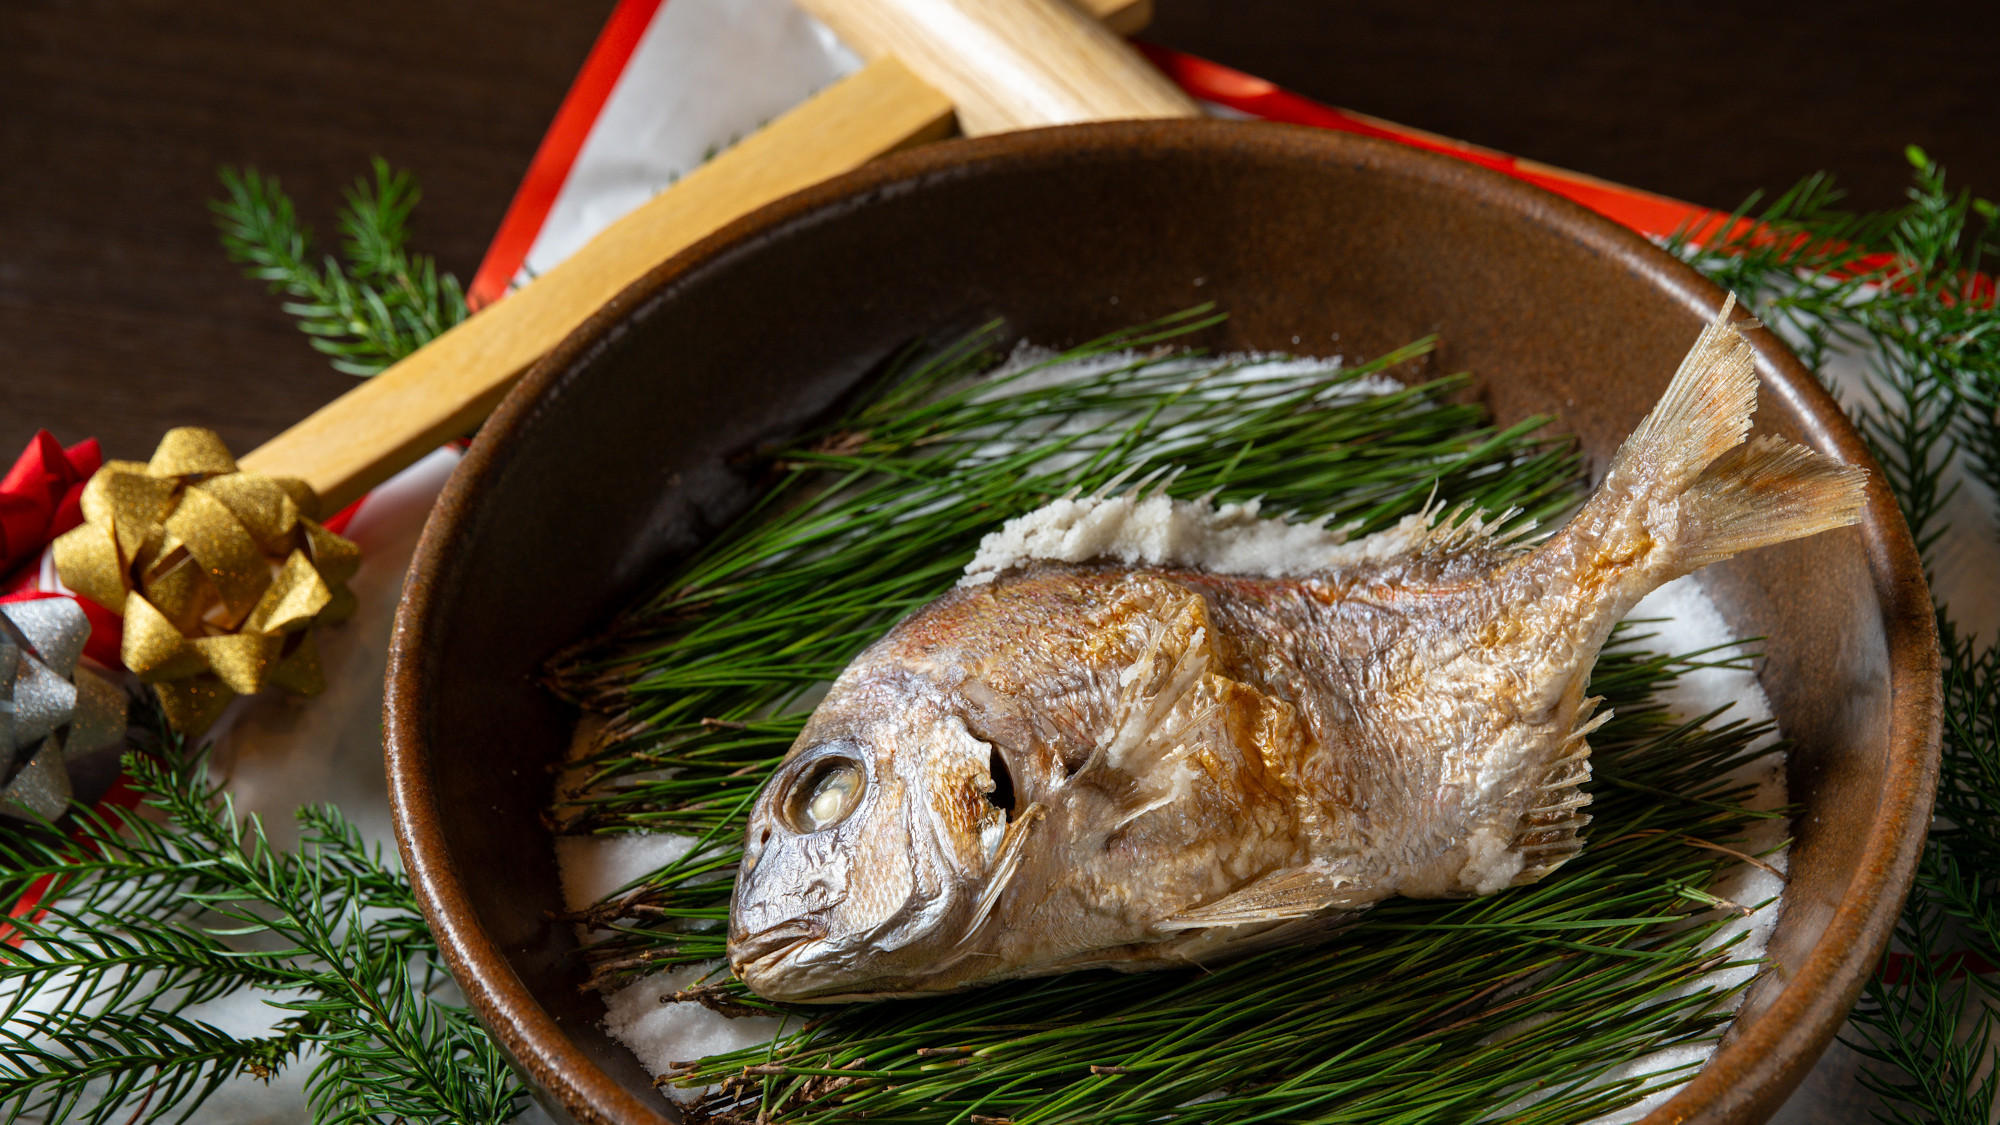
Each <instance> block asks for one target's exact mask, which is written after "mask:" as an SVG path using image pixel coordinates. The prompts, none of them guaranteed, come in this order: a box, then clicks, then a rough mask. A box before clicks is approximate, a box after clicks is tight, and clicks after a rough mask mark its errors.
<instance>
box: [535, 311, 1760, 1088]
mask: <svg viewBox="0 0 2000 1125" xmlns="http://www.w3.org/2000/svg"><path fill="white" fill-rule="evenodd" d="M1049 354H1050V353H1047V352H1045V351H1042V350H1040V349H1033V348H1028V347H1022V348H1017V349H1016V351H1015V353H1014V354H1013V356H1011V357H1010V360H1009V362H1008V364H1007V365H1005V366H1004V367H1003V368H1002V369H1001V371H1000V372H998V373H996V375H995V378H996V379H998V378H1001V377H1003V376H1009V375H1011V376H1012V377H1014V378H1015V379H1017V380H1019V381H1017V382H1015V383H1012V384H1009V387H1010V389H1016V388H1023V387H1025V386H1027V385H1043V384H1047V383H1056V382H1061V381H1066V380H1073V379H1077V378H1080V377H1084V376H1086V375H1097V374H1103V373H1104V372H1106V371H1112V370H1117V369H1119V368H1120V367H1123V366H1128V365H1131V364H1133V363H1137V362H1140V361H1141V359H1142V358H1143V357H1141V356H1139V355H1137V354H1136V353H1121V354H1118V355H1110V356H1099V357H1096V358H1094V359H1092V360H1089V361H1086V362H1084V363H1080V364H1076V365H1073V366H1072V365H1062V366H1058V367H1051V368H1042V369H1037V365H1038V364H1040V363H1043V362H1045V361H1046V359H1047V357H1048V355H1049ZM1172 362H1183V360H1181V359H1178V358H1177V359H1175V360H1173V361H1172ZM1185 362H1187V363H1188V364H1189V370H1190V371H1191V372H1192V371H1195V370H1204V371H1206V370H1210V369H1212V368H1214V366H1215V364H1216V361H1214V360H1206V361H1199V367H1197V361H1195V360H1192V359H1188V360H1185ZM1231 363H1236V364H1242V365H1245V366H1256V365H1270V364H1279V365H1282V366H1283V367H1284V368H1285V369H1286V370H1287V373H1305V372H1312V371H1327V370H1333V369H1336V368H1337V366H1338V361H1336V360H1313V359H1278V358H1276V357H1269V356H1237V357H1226V358H1225V360H1224V361H1223V364H1224V367H1225V370H1224V371H1223V372H1222V373H1221V374H1219V375H1214V376H1211V377H1212V378H1213V379H1214V380H1215V381H1216V383H1217V384H1218V386H1222V385H1226V384H1227V383H1229V382H1233V381H1235V380H1236V379H1238V378H1242V377H1246V376H1247V377H1255V376H1254V375H1251V374H1250V373H1249V372H1247V371H1245V372H1241V373H1239V372H1234V371H1229V370H1226V368H1227V367H1228V365H1229V364H1231ZM1272 371H1273V368H1272V367H1270V366H1263V367H1261V368H1260V369H1259V370H1258V371H1257V372H1256V374H1258V375H1269V374H1271V373H1272ZM1399 388H1400V385H1399V384H1397V383H1395V382H1394V381H1392V380H1389V379H1385V378H1370V379H1366V380H1356V381H1354V382H1351V383H1348V384H1345V385H1344V386H1343V387H1341V388H1340V396H1341V397H1364V396H1366V395H1369V394H1379V393H1384V392H1386V391H1391V390H1395V389H1399ZM1093 424H1094V421H1093V419H1091V418H1088V417H1084V418H1077V419H1071V420H1069V421H1068V422H1066V423H1065V424H1064V425H1063V426H1062V427H1061V430H1062V431H1063V432H1068V431H1072V430H1078V431H1081V430H1087V429H1089V428H1090V427H1091V426H1092V425H1093ZM1171 434H1172V431H1169V435H1171ZM1433 518H1434V513H1426V514H1420V515H1413V516H1410V517H1407V518H1405V519H1404V520H1402V521H1400V522H1399V523H1398V524H1396V525H1395V526H1394V527H1392V528H1390V529H1388V530H1387V531H1385V532H1383V533H1380V534H1377V535H1373V536H1368V537H1364V538H1362V539H1359V540H1349V539H1348V538H1347V536H1346V535H1345V534H1344V533H1343V532H1342V531H1340V530H1338V529H1337V528H1330V527H1328V526H1327V524H1326V521H1320V522H1316V523H1289V522H1286V521H1284V520H1282V519H1270V518H1266V517H1264V516H1263V515H1262V514H1261V511H1260V505H1259V503H1258V502H1257V501H1255V500H1252V501H1247V502H1242V503H1231V504H1223V505H1215V504H1212V503H1209V502H1207V501H1178V500H1173V499H1170V498H1168V497H1166V496H1164V495H1152V496H1147V495H1143V489H1135V490H1134V492H1133V493H1128V494H1124V495H1117V496H1093V497H1085V498H1075V497H1071V498H1066V499H1063V500H1058V501H1056V502H1054V503H1051V504H1048V505H1045V506H1044V507H1042V508H1040V509H1037V510H1036V511H1034V512H1031V513H1028V514H1027V515H1024V516H1021V517H1018V518H1017V519H1014V520H1010V521H1008V523H1007V524H1006V525H1004V526H1003V527H1002V528H1001V529H1000V530H998V531H996V532H993V533H991V534H989V535H988V536H987V537H986V538H985V539H984V540H983V541H982V542H981V543H980V546H979V550H978V552H977V554H976V556H975V557H974V559H973V561H972V563H971V564H969V565H968V566H967V568H966V573H965V577H964V578H963V579H962V580H961V585H976V584H979V583H982V582H987V581H991V580H992V578H993V577H994V576H995V575H997V574H999V573H1002V572H1003V571H1005V570H1007V569H1009V568H1011V567H1014V566H1019V565H1023V564H1025V563H1027V562H1029V561H1032V560H1037V559H1043V560H1050V561H1067V562H1083V561H1088V560H1090V559H1116V560H1118V561H1121V562H1125V563H1127V564H1130V565H1150V566H1186V567H1194V568H1199V569H1204V570H1209V571H1211V572H1214V573H1225V574H1238V575H1250V576H1268V577H1282V576H1296V575H1301V574H1306V573H1310V572H1313V571H1317V570H1325V569H1330V568H1335V567H1341V566H1352V565H1357V564H1360V563H1364V562H1367V561H1370V560H1372V559H1375V558H1379V557H1385V556H1388V555H1392V554H1397V553H1401V552H1403V551H1405V550H1407V549H1408V548H1409V547H1410V546H1411V544H1412V543H1413V542H1414V541H1415V540H1417V539H1420V538H1422V537H1423V536H1425V535H1428V534H1430V528H1431V524H1432V520H1433ZM1469 519H1470V520H1471V521H1477V520H1478V519H1479V517H1478V516H1476V515H1475V516H1472V517H1469ZM1472 530H1473V529H1472V528H1468V529H1467V532H1468V533H1471V532H1472ZM1631 616H1632V617H1633V618H1641V619H1644V618H1660V619H1661V620H1659V621H1657V622H1648V623H1646V624H1644V625H1641V626H1639V629H1640V631H1641V632H1643V633H1647V634H1651V636H1650V638H1649V639H1648V640H1646V641H1645V642H1643V643H1644V646H1645V647H1646V648H1647V649H1648V650H1650V651H1655V652H1664V653H1690V652H1696V651H1700V650H1704V649H1710V648H1714V647H1717V646H1723V645H1728V644H1730V643H1731V642H1732V641H1734V640H1735V636H1734V634H1733V633H1732V632H1731V631H1730V629H1729V628H1728V626H1727V624H1726V623H1725V622H1724V621H1723V619H1722V616H1721V614H1720V613H1719V612H1717V610H1716V609H1715V607H1714V605H1713V603H1711V602H1710V601H1709V600H1708V597H1707V595H1706V594H1705V593H1703V591H1702V589H1701V587H1700V586H1699V584H1698V583H1697V582H1696V581H1695V580H1694V579H1693V578H1683V579H1680V580H1678V581H1676V582H1673V583H1669V584H1668V585H1667V586H1664V587H1662V588H1661V589H1659V590H1657V591H1655V592H1654V593H1653V594H1652V595H1650V596H1649V597H1647V598H1646V599H1645V600H1644V601H1642V602H1641V603H1640V604H1639V606H1638V607H1637V608H1636V609H1635V610H1634V611H1633V613H1632V614H1631ZM1661 701H1662V702H1663V703H1664V704H1665V705H1666V706H1667V708H1668V710H1669V712H1670V713H1671V714H1673V715H1674V716H1675V717H1676V718H1678V719H1683V720H1686V719H1693V718H1697V717H1700V716H1703V715H1706V714H1708V713H1709V712H1711V711H1714V710H1716V709H1717V708H1719V707H1724V706H1727V707H1728V708H1729V710H1728V711H1727V713H1726V714H1725V715H1724V716H1723V719H1724V720H1725V721H1727V720H1744V721H1749V722H1763V721H1768V720H1769V719H1770V718H1771V711H1770V706H1769V703H1768V701H1767V700H1766V698H1765V696H1764V693H1763V691H1762V689H1761V688H1760V687H1759V686H1758V684H1757V681H1756V677H1755V675H1754V674H1753V673H1750V672H1748V671H1742V670H1735V669H1720V668H1698V669H1690V670H1685V671H1683V672H1682V673H1681V675H1680V677H1679V678H1678V680H1677V681H1676V682H1675V683H1674V684H1673V685H1672V686H1670V687H1669V688H1668V689H1667V690H1666V691H1665V692H1663V693H1662V697H1661ZM1775 741H1776V739H1775V736H1772V737H1767V739H1765V740H1764V746H1765V749H1766V752H1765V753H1764V754H1763V755H1762V756H1761V757H1759V758H1757V759H1755V760H1754V761H1752V762H1751V763H1750V764H1749V765H1747V766H1745V767H1743V768H1742V769H1741V770H1739V771H1738V772H1737V774H1735V775H1732V780H1736V781H1739V782H1743V783H1752V784H1754V786H1755V792H1754V794H1753V796H1751V798H1750V799H1749V800H1748V802H1747V804H1748V805H1749V807H1752V808H1756V809H1774V808H1779V807H1782V806H1783V805H1784V804H1785V802H1786V790H1785V776H1784V756H1783V753H1782V751H1780V750H1778V749H1777V748H1776V747H1775V746H1774V745H1772V744H1773V743H1775ZM1787 832H1788V825H1787V824H1786V822H1785V821H1783V820H1782V819H1778V820H1769V821H1758V822H1756V823H1755V825H1754V826H1753V828H1752V829H1751V832H1750V839H1749V841H1748V842H1747V843H1746V844H1744V845H1742V850H1744V851H1745V852H1747V853H1748V854H1751V855H1754V856H1759V857H1760V860H1761V862H1762V863H1764V864H1766V865H1768V866H1769V868H1771V870H1765V869H1763V868H1760V867H1758V866H1756V865H1753V864H1748V863H1743V864H1737V865H1735V867H1734V868H1732V870H1731V871H1730V872H1729V873H1727V874H1726V875H1725V876H1724V877H1723V878H1722V879H1721V880H1719V881H1718V882H1717V884H1716V885H1715V886H1713V887H1711V888H1709V890H1710V892H1711V893H1713V894H1715V895H1717V896H1718V897H1720V898H1723V899H1725V900H1728V901H1730V902H1734V903H1739V904H1742V905H1743V906H1745V907H1746V908H1750V912H1749V913H1748V914H1746V915H1744V916H1742V917H1738V918H1735V919H1732V920H1731V921H1730V922H1729V923H1728V924H1727V926H1725V927H1724V928H1723V930H1722V932H1721V933H1719V934H1718V935H1716V936H1715V937H1714V938H1712V939H1711V943H1712V944H1713V945H1715V946H1720V945H1721V944H1723V943H1725V942H1727V941H1728V940H1729V939H1731V938H1732V937H1734V936H1735V935H1736V934H1738V933H1741V934H1743V935H1744V936H1743V939H1742V940H1741V941H1740V942H1739V943H1738V944H1737V945H1736V946H1735V947H1734V948H1733V951H1732V958H1731V959H1732V960H1733V961H1745V962H1753V964H1751V965H1746V966H1741V967H1734V968H1730V969H1728V970H1726V971H1724V972H1721V973H1715V974H1710V975H1708V976H1706V977H1704V978H1703V979H1701V980H1700V981H1697V982H1695V983H1692V984H1690V985H1688V986H1687V987H1686V991H1688V992H1693V991H1696V990H1701V989H1707V988H1716V987H1728V986H1732V985H1735V984H1737V983H1740V982H1741V981H1743V980H1746V979H1748V977H1750V976H1752V975H1754V974H1755V972H1756V971H1757V969H1756V967H1755V965H1754V962H1756V961H1757V960H1759V959H1760V958H1761V957H1762V956H1763V953H1764V951H1765V947H1766V944H1767V942H1768V940H1769V936H1770V933H1771V930H1772V928H1773V927H1774V926H1775V925H1776V923H1777V918H1778V910H1779V896H1780V893H1781V892H1782V890H1783V878H1782V875H1781V874H1774V873H1773V872H1774V871H1775V872H1778V873H1782V872H1783V871H1784V870H1785V868H1786V859H1787V853H1786V850H1785V848H1784V847H1783V843H1784V840H1785V837H1786V835H1787ZM691 843H692V841H690V840H688V839H687V838H685V837H672V836H614V837H603V838H583V839H578V838H570V839H563V840H559V841H558V847H559V848H560V849H563V850H562V851H561V853H560V859H561V862H562V874H563V881H564V896H565V899H566V900H567V901H568V902H569V903H570V905H571V907H572V909H579V908H581V907H582V906H587V905H589V904H590V903H593V902H596V901H598V900H599V899H601V898H602V897H603V896H604V895H605V894H608V893H611V892H613V891H615V890H617V889H618V888H620V887H623V886H625V885H627V884H628V883H630V882H631V881H632V880H634V879H636V878H638V877H640V876H643V875H644V874H645V873H647V872H648V871H650V870H654V869H656V868H658V867H660V866H664V865H665V864H667V863H670V862H672V861H673V860H675V859H678V858H680V857H681V856H682V855H685V854H686V851H687V849H688V847H689V846H690V844H691ZM1586 846H1587V845H1586ZM648 864H650V865H651V866H647V865H648ZM717 968H719V966H713V965H711V966H700V967H694V968H684V969H680V970H676V971H672V972H667V973H660V974H655V975H654V976H651V977H647V978H645V979H643V980H641V981H638V982H636V983H633V984H630V985H627V986H625V987H623V988H621V989H618V990H617V991H615V992H612V993H610V994H608V995H607V997H606V1007H607V1014H606V1017H605V1028H606V1030H607V1031H609V1032H610V1033H611V1034H612V1035H613V1037H615V1038H616V1039H618V1040H619V1042H621V1043H623V1044H624V1045H625V1046H626V1047H627V1048H628V1049H630V1050H631V1051H632V1052H633V1054H634V1055H635V1056H637V1057H638V1059H639V1061H640V1062H641V1063H642V1064H643V1065H644V1066H646V1067H647V1068H648V1070H649V1071H650V1072H651V1073H654V1074H660V1073H664V1072H665V1071H667V1070H668V1069H669V1068H670V1064H672V1063H677V1062H682V1061H687V1060H692V1059H696V1058H700V1057H703V1056H706V1055H710V1054H717V1053H721V1052H725V1051H733V1050H740V1049H742V1048H745V1047H751V1046H756V1045H758V1044H760V1043H765V1042H769V1041H770V1040H771V1039H772V1038H773V1037H774V1036H776V1035H777V1034H778V1033H779V1032H780V1030H781V1028H782V1024H781V1022H780V1021H779V1020H776V1019H770V1018H764V1017H734V1018H732V1017H728V1016H724V1015H722V1014H720V1013H717V1012H715V1011H713V1010H711V1009H708V1008H706V1007H703V1006H702V1005H701V1004H699V1003H697V1002H694V1001H679V1002H675V1001H673V1000H671V997H672V996H673V995H674V994H675V993H676V992H678V991H680V990H681V989H683V988H685V987H687V986H688V985H689V984H691V983H694V982H695V981H697V980H699V979H702V978H703V977H705V976H708V975H709V974H711V973H713V972H715V971H716V969H717ZM1739 1003H1740V994H1739V996H1737V997H1733V998H1731V999H1729V1000H1727V1001H1725V1002H1724V1006H1725V1008H1726V1009H1728V1010H1734V1008H1735V1007H1736V1006H1737V1005H1738V1004H1739ZM1714 1050H1715V1048H1714V1045H1713V1044H1700V1045H1693V1046H1680V1047H1674V1048H1669V1049H1665V1050H1661V1051H1656V1052H1652V1053H1650V1054H1648V1055H1646V1056H1643V1057H1641V1058H1639V1059H1636V1060H1633V1061H1632V1062H1630V1063H1627V1064H1625V1065H1624V1066H1622V1067H1620V1068H1618V1069H1617V1070H1616V1071H1614V1072H1612V1073H1610V1074H1607V1075H1606V1076H1605V1077H1604V1079H1603V1081H1606V1082H1611V1081H1617V1080H1618V1079H1620V1078H1623V1077H1631V1076H1639V1075H1645V1074H1652V1073H1659V1072H1661V1071H1664V1070H1668V1069H1671V1068H1677V1067H1686V1068H1687V1069H1686V1070H1685V1071H1683V1072H1682V1073H1683V1075H1684V1076H1692V1074H1693V1073H1694V1071H1695V1070H1696V1069H1698V1068H1699V1066H1700V1064H1702V1063H1703V1062H1705V1061H1706V1060H1707V1058H1708V1057H1709V1056H1710V1055H1712V1054H1713V1053H1714ZM1678 1088H1679V1083H1678V1082H1676V1083H1674V1084H1673V1085H1671V1086H1669V1087H1668V1088H1666V1089H1664V1090H1661V1091H1659V1092H1657V1093H1655V1094H1653V1095H1651V1096H1649V1097H1648V1098H1647V1099H1645V1100H1644V1101H1643V1102H1641V1103H1640V1104H1639V1105H1637V1106H1634V1107H1631V1108H1629V1109H1627V1110H1624V1111H1620V1112H1618V1113H1616V1114H1613V1115H1610V1116H1607V1117H1606V1118H1604V1119H1603V1120H1604V1121H1606V1122H1625V1121H1631V1120H1636V1119H1637V1118H1639V1117H1641V1116H1643V1115H1644V1114H1645V1113H1646V1112H1647V1111H1649V1110H1650V1109H1652V1108H1654V1107H1657V1106H1658V1105H1659V1104H1661V1103H1663V1102H1664V1101H1666V1100H1667V1099H1668V1098H1669V1097H1671V1096H1672V1094H1673V1093H1674V1092H1675V1091H1676V1090H1677V1089H1678ZM672 1093H673V1096H675V1097H677V1098H681V1099H683V1100H688V1099H692V1098H694V1097H697V1096H699V1094H700V1093H701V1091H699V1090H673V1091H672ZM1532 1101H1533V1098H1532V1097H1531V1098H1527V1099H1523V1101H1522V1102H1520V1103H1517V1105H1520V1106H1526V1105H1528V1104H1531V1102H1532ZM1506 1112H1507V1110H1506V1109H1504V1108H1503V1109H1502V1110H1501V1111H1500V1112H1499V1113H1498V1114H1496V1115H1495V1117H1494V1118H1493V1119H1496V1120H1498V1119H1504V1117H1505V1115H1506Z"/></svg>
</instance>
